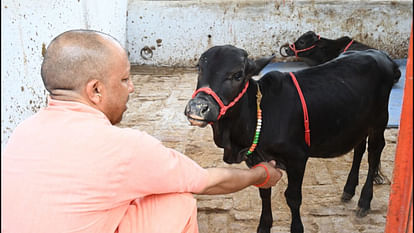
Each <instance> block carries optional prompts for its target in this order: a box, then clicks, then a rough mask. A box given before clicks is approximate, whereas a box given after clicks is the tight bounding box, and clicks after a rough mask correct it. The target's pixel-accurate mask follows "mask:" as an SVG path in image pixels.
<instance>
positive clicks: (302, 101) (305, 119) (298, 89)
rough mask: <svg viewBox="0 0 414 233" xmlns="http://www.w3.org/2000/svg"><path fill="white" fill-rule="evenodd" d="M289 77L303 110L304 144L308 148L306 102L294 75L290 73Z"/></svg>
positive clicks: (308, 133) (308, 131)
mask: <svg viewBox="0 0 414 233" xmlns="http://www.w3.org/2000/svg"><path fill="white" fill-rule="evenodd" d="M289 74H290V76H291V77H292V81H293V83H294V84H295V87H296V90H297V91H298V94H299V98H300V102H301V103H302V109H303V120H304V124H305V142H306V144H307V145H308V146H310V129H309V117H308V108H307V107H306V101H305V98H304V97H303V94H302V90H301V89H300V86H299V83H298V81H297V80H296V77H295V75H294V74H293V73H292V72H289Z"/></svg>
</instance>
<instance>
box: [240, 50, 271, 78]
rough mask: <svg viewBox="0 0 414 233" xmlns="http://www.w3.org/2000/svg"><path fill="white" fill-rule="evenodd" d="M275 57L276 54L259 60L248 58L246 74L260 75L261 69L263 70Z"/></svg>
mask: <svg viewBox="0 0 414 233" xmlns="http://www.w3.org/2000/svg"><path fill="white" fill-rule="evenodd" d="M275 57H276V55H272V56H270V57H264V58H259V59H257V60H251V59H249V58H247V60H248V61H247V67H246V74H247V75H248V76H250V77H251V76H254V75H258V74H259V73H260V71H262V69H263V68H264V67H265V66H266V65H267V64H269V62H270V61H272V60H273V58H275Z"/></svg>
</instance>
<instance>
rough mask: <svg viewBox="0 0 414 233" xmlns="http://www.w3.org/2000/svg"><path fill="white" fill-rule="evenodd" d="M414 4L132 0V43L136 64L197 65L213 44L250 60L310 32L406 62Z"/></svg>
mask: <svg viewBox="0 0 414 233" xmlns="http://www.w3.org/2000/svg"><path fill="white" fill-rule="evenodd" d="M412 11H413V9H412V1H376V0H358V1H356V0H348V1H334V0H277V1H264V0H248V1H246V0H240V1H217V0H209V1H139V0H130V1H129V4H128V17H127V46H128V50H129V52H130V61H131V63H133V64H147V65H157V66H193V65H195V64H196V61H197V60H198V58H199V57H200V55H201V53H202V52H204V51H205V50H207V49H208V48H210V47H212V46H214V45H222V44H232V45H235V46H237V47H240V48H244V49H245V50H246V51H247V52H248V53H249V54H250V55H251V56H252V57H254V58H257V57H260V56H267V55H270V54H272V53H276V55H277V57H276V60H278V61H287V59H284V58H282V57H281V56H280V54H279V48H280V46H281V45H283V44H285V43H287V42H290V43H292V42H294V41H295V40H296V39H297V38H298V37H299V36H300V35H301V34H303V33H305V32H307V31H309V30H312V31H315V32H316V33H319V34H320V35H321V36H323V37H325V38H330V39H336V38H339V37H341V36H350V37H352V38H353V39H356V40H358V41H360V42H363V43H366V44H368V45H371V46H372V47H375V48H378V49H381V50H385V51H387V52H388V53H389V54H390V55H391V56H392V57H393V58H406V57H407V51H408V42H409V37H410V30H411V23H412Z"/></svg>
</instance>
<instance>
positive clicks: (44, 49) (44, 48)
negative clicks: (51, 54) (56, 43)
mask: <svg viewBox="0 0 414 233" xmlns="http://www.w3.org/2000/svg"><path fill="white" fill-rule="evenodd" d="M45 54H46V45H45V43H42V57H45Z"/></svg>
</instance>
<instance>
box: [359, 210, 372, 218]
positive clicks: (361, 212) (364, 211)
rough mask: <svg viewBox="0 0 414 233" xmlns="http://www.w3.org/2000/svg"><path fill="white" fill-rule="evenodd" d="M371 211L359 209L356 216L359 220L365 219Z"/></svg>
mask: <svg viewBox="0 0 414 233" xmlns="http://www.w3.org/2000/svg"><path fill="white" fill-rule="evenodd" d="M368 212H369V209H363V208H358V210H357V212H356V216H357V217H358V218H363V217H365V216H367V215H368Z"/></svg>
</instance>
